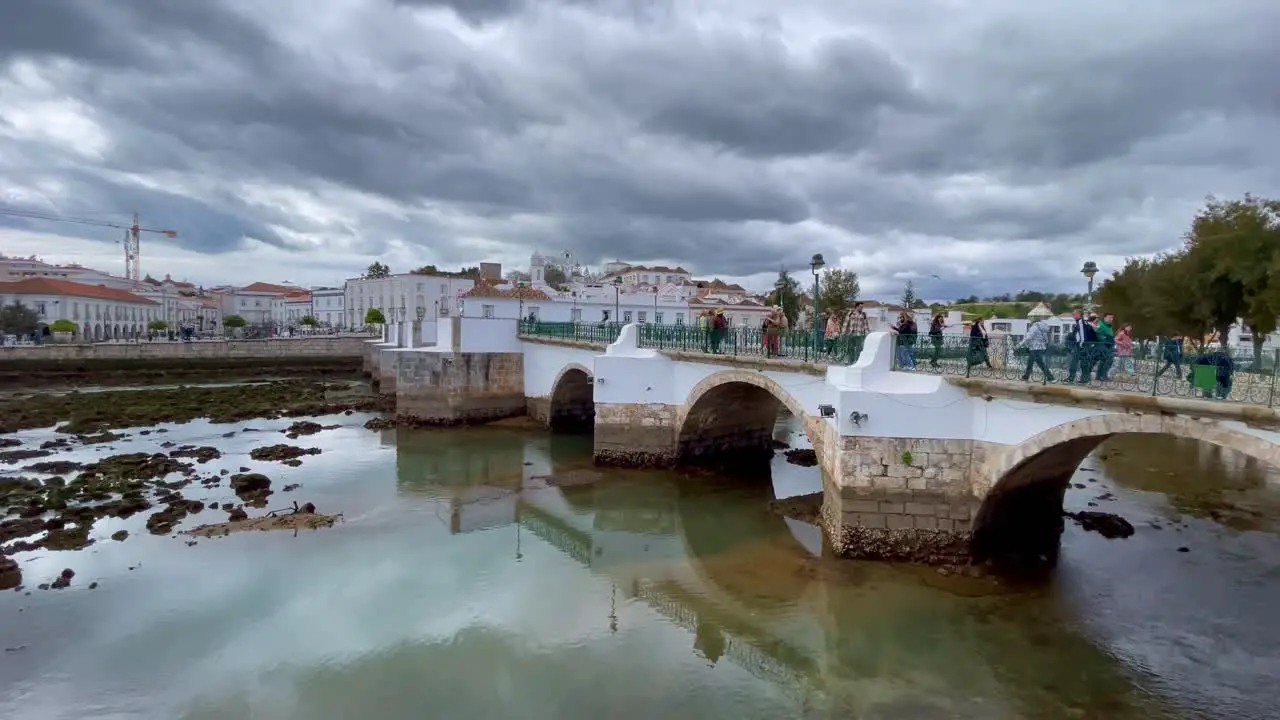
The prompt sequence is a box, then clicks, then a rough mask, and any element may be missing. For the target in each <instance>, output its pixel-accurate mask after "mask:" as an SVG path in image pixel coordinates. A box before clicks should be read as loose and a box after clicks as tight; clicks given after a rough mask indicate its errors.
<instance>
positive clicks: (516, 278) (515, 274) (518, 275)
mask: <svg viewBox="0 0 1280 720" xmlns="http://www.w3.org/2000/svg"><path fill="white" fill-rule="evenodd" d="M502 277H503V279H504V280H506V281H507V282H509V283H511V284H512V285H519V284H520V283H523V282H529V281H530V280H532V279H533V278H531V277H529V273H527V272H521V271H519V270H508V271H507V273H506V274H505V275H503V276H502Z"/></svg>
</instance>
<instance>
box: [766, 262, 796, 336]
mask: <svg viewBox="0 0 1280 720" xmlns="http://www.w3.org/2000/svg"><path fill="white" fill-rule="evenodd" d="M779 285H781V287H779ZM799 291H800V282H799V281H797V280H796V279H795V278H793V277H791V273H789V272H787V271H786V270H783V271H782V272H780V273H778V281H777V282H775V283H774V289H773V292H771V293H769V298H768V301H769V304H770V305H781V306H782V314H783V315H786V316H787V324H788V325H790V326H793V327H794V326H795V324H796V317H797V316H798V315H799V314H800V298H799V294H800V292H799Z"/></svg>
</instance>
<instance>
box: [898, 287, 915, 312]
mask: <svg viewBox="0 0 1280 720" xmlns="http://www.w3.org/2000/svg"><path fill="white" fill-rule="evenodd" d="M919 302H920V298H919V297H917V296H916V284H915V283H914V282H913V281H911V280H908V281H907V284H906V286H905V287H903V288H902V299H901V300H899V301H898V304H900V305H902V307H905V308H913V307H915V306H916V304H917V303H919Z"/></svg>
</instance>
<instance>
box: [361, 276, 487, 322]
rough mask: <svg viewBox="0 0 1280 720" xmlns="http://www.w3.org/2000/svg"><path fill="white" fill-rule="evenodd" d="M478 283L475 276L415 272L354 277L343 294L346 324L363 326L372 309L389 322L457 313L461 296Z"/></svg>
mask: <svg viewBox="0 0 1280 720" xmlns="http://www.w3.org/2000/svg"><path fill="white" fill-rule="evenodd" d="M475 284H476V281H475V280H474V279H472V278H466V277H455V276H452V275H415V274H413V273H401V274H398V275H388V276H387V277H384V278H351V279H349V280H347V282H346V285H345V291H344V297H343V305H344V308H343V309H345V311H346V313H347V327H352V328H354V327H363V326H364V325H365V321H364V319H365V316H366V314H367V313H368V312H369V310H371V309H377V310H379V311H381V312H382V316H383V317H384V318H385V319H386V320H387V322H396V321H397V320H416V319H418V318H426V317H432V318H436V317H451V316H454V315H457V314H458V308H459V306H460V299H461V297H462V295H463V294H464V293H466V292H468V291H470V290H471V289H472V288H473V287H475Z"/></svg>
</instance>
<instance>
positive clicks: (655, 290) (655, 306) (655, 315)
mask: <svg viewBox="0 0 1280 720" xmlns="http://www.w3.org/2000/svg"><path fill="white" fill-rule="evenodd" d="M653 322H654V324H655V325H656V324H657V322H658V286H657V285H654V286H653Z"/></svg>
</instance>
